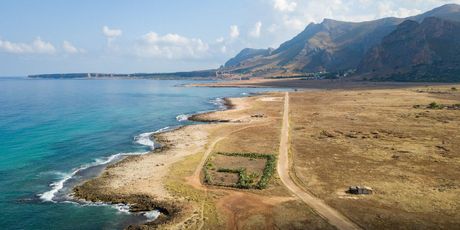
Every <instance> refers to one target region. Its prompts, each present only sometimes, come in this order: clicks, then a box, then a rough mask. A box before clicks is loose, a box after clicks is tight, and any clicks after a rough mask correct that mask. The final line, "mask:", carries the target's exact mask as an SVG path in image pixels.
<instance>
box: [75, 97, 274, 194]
mask: <svg viewBox="0 0 460 230" xmlns="http://www.w3.org/2000/svg"><path fill="white" fill-rule="evenodd" d="M260 97H262V96H258V97H246V98H233V99H229V100H230V102H231V103H232V109H230V110H225V111H218V112H212V113H207V114H203V115H202V116H204V117H206V118H205V119H212V118H213V117H215V118H225V119H229V120H231V122H226V123H213V124H197V125H189V126H184V127H181V128H179V129H176V130H173V131H169V132H165V133H159V134H155V141H157V142H159V143H161V144H162V145H163V148H160V149H157V150H156V151H153V152H151V153H148V154H145V155H140V156H129V157H127V158H125V159H124V160H122V161H121V162H118V163H116V164H114V165H111V166H109V167H107V168H106V169H105V170H104V171H103V172H102V173H101V175H99V176H98V177H96V178H94V179H91V180H89V181H87V182H85V183H84V184H83V185H81V186H77V188H76V191H77V190H78V192H76V195H77V196H79V197H83V198H87V199H91V200H102V201H106V202H120V199H118V197H119V196H133V197H135V196H138V195H147V196H149V197H151V198H152V199H154V200H155V201H160V202H161V201H171V202H173V203H176V202H177V201H179V202H180V201H181V200H182V201H183V200H185V199H184V198H181V197H173V195H172V194H170V193H169V192H168V190H167V189H166V187H165V177H166V176H167V175H168V173H169V171H170V168H171V166H172V165H173V164H175V163H177V162H179V161H181V160H183V159H184V158H186V157H187V156H190V155H193V154H198V153H203V152H205V151H206V149H207V148H208V147H209V146H208V145H209V143H211V142H212V141H215V140H216V139H218V138H222V137H223V136H225V134H226V133H227V131H228V128H230V129H233V128H237V127H240V126H244V125H246V124H247V123H252V122H255V123H259V122H263V121H265V120H266V119H257V120H254V119H252V118H251V114H250V113H249V112H247V111H246V110H248V109H249V108H251V103H252V101H254V100H257V99H258V98H260ZM231 127H233V128H231ZM121 201H122V202H127V201H123V199H122V200H121Z"/></svg>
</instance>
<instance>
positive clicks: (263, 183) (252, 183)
mask: <svg viewBox="0 0 460 230" xmlns="http://www.w3.org/2000/svg"><path fill="white" fill-rule="evenodd" d="M217 154H220V155H224V156H234V157H247V158H250V159H266V160H267V162H266V163H265V167H264V170H263V174H262V176H261V177H260V180H259V181H258V182H257V181H256V179H257V178H258V177H259V174H258V173H250V174H248V173H247V171H246V169H245V168H239V169H228V168H218V169H217V172H223V173H237V174H238V182H237V183H236V184H235V185H234V186H231V187H236V188H241V189H251V188H256V189H264V188H266V187H267V186H268V183H269V182H270V179H271V177H272V176H273V174H274V172H275V168H276V157H275V156H274V155H271V154H258V153H217ZM210 165H211V166H212V164H211V163H210V162H208V163H207V164H206V167H205V170H204V175H205V182H206V183H208V184H212V183H213V181H212V177H211V175H210V174H209V173H208V169H210V168H209V167H208V166H210ZM215 185H217V184H215Z"/></svg>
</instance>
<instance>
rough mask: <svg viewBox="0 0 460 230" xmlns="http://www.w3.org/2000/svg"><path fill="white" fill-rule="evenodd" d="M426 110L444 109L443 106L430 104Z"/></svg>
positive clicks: (434, 103)
mask: <svg viewBox="0 0 460 230" xmlns="http://www.w3.org/2000/svg"><path fill="white" fill-rule="evenodd" d="M427 108H428V109H443V108H444V105H442V104H438V103H436V102H431V103H430V104H429V105H428V107H427Z"/></svg>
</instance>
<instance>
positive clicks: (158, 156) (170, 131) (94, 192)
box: [71, 97, 244, 229]
mask: <svg viewBox="0 0 460 230" xmlns="http://www.w3.org/2000/svg"><path fill="white" fill-rule="evenodd" d="M238 98H244V97H238ZM222 100H223V103H222V105H221V106H223V107H224V109H221V108H220V109H219V108H217V109H215V110H213V111H207V112H204V113H195V114H192V115H191V116H189V117H188V119H187V120H189V121H195V122H203V124H188V125H182V126H176V127H174V128H169V127H166V128H162V129H160V130H157V131H155V132H151V133H150V135H149V139H150V140H152V142H153V143H155V148H154V149H153V150H152V151H149V152H147V153H144V154H140V155H128V156H126V157H124V158H123V159H121V160H119V161H116V162H113V163H108V164H107V166H106V167H105V168H104V169H103V170H102V171H101V173H100V174H99V175H98V176H96V177H95V178H90V179H87V180H85V181H84V182H83V183H80V184H79V185H77V186H74V187H73V189H72V191H73V192H72V194H71V195H72V196H73V197H74V198H76V199H80V200H85V201H88V202H93V203H98V202H103V203H106V204H108V205H117V204H122V205H127V206H128V207H129V212H131V213H132V214H136V213H142V212H149V211H155V210H157V211H159V213H160V214H159V216H158V217H157V218H156V219H155V220H153V221H147V222H145V223H141V224H139V225H130V226H128V227H127V229H132V228H136V227H139V226H160V225H164V224H172V223H174V222H175V220H177V219H181V218H182V217H184V216H183V214H185V213H188V212H190V209H191V208H192V207H191V205H190V204H188V203H187V202H186V201H185V200H183V199H181V200H174V198H173V196H172V195H171V194H170V193H169V192H168V191H167V189H166V188H165V184H164V180H163V177H164V176H165V174H166V173H167V171H169V170H170V167H171V166H172V165H173V164H174V163H177V162H179V161H181V160H183V159H185V158H186V157H187V156H190V155H194V154H197V152H194V151H190V152H188V153H186V152H185V151H184V150H185V149H187V150H188V146H190V145H192V144H193V143H197V141H198V143H199V144H198V146H197V147H199V148H201V149H203V148H204V147H205V145H206V142H207V135H204V136H203V135H198V136H200V138H198V139H199V140H191V139H190V140H188V141H187V140H183V141H180V140H179V139H184V138H183V137H186V136H191V135H195V134H196V132H197V131H205V132H206V131H207V129H209V128H211V126H212V127H213V128H214V126H218V125H219V124H216V123H227V122H230V121H229V120H225V121H224V120H216V119H209V116H212V115H213V114H215V113H218V112H225V111H229V110H234V109H236V108H237V105H236V104H235V103H234V102H233V100H236V98H222ZM218 106H219V105H218ZM145 134H147V133H145ZM207 134H209V132H208V133H207ZM140 135H142V134H140ZM140 135H139V136H140ZM180 137H182V138H180ZM157 145H158V146H157ZM181 145H182V146H185V147H187V148H184V147H181ZM178 151H182V153H181V154H178V153H177V152H178ZM145 158H152V159H155V160H156V161H158V163H156V164H153V165H152V166H151V167H152V168H151V169H153V170H149V171H155V172H156V174H157V175H155V178H154V181H153V185H154V187H157V188H156V189H155V190H156V191H151V192H150V194H148V193H142V192H140V193H138V192H137V191H136V192H133V191H120V189H119V187H118V186H117V187H118V189H117V188H115V189H111V188H107V187H104V188H103V187H101V182H102V184H104V183H105V185H107V186H109V187H110V185H109V184H110V183H111V181H113V179H114V178H113V177H114V175H113V172H114V171H118V169H120V168H124V167H125V166H126V165H129V164H132V163H134V164H135V163H138V162H141V161H142V160H145ZM162 158H163V159H162ZM164 158H168V159H164ZM159 167H161V168H164V169H161V170H155V168H159ZM144 168H148V167H144ZM115 174H116V173H115ZM118 179H120V178H118ZM124 179H126V178H124ZM128 182H129V181H128ZM151 185H152V184H151ZM122 190H123V189H122Z"/></svg>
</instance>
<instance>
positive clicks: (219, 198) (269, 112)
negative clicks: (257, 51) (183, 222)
mask: <svg viewBox="0 0 460 230" xmlns="http://www.w3.org/2000/svg"><path fill="white" fill-rule="evenodd" d="M276 97H282V94H280V93H274V94H267V95H263V96H256V97H249V98H244V99H237V100H232V101H233V102H234V104H235V105H236V107H237V108H239V109H237V110H229V111H223V112H217V113H212V114H206V115H205V116H204V117H205V118H207V119H210V120H214V119H216V118H217V119H222V118H224V119H230V120H232V122H228V123H221V124H217V125H214V126H215V128H213V129H211V131H210V135H209V138H208V143H210V142H212V140H214V138H218V137H222V136H226V138H224V139H223V140H221V141H220V142H218V143H217V144H216V146H215V148H214V149H213V151H212V152H213V153H214V154H212V155H211V156H214V157H215V156H218V158H221V157H225V158H229V157H227V156H221V155H217V154H215V153H218V152H256V153H263V154H277V152H278V146H279V134H280V126H281V113H282V108H283V103H282V100H272V99H273V98H276ZM261 98H270V100H261ZM257 113H263V114H264V115H265V117H263V118H253V117H251V115H253V114H257ZM230 158H232V157H230ZM233 158H235V157H233ZM237 158H241V157H237ZM198 159H199V157H195V156H191V157H188V158H187V159H185V160H183V161H182V162H180V163H178V164H175V165H173V166H172V167H171V171H170V173H169V176H168V177H167V178H166V181H167V183H166V184H167V187H168V188H169V189H168V190H169V191H170V192H171V193H172V194H173V195H175V196H177V197H188V198H189V199H190V200H192V201H193V202H195V203H196V205H195V207H198V208H199V206H200V205H201V203H200V201H204V203H203V204H204V208H205V209H204V210H205V213H204V216H205V219H204V221H205V223H204V226H203V227H204V228H205V229H224V228H225V229H241V228H243V229H277V228H280V227H282V228H289V229H332V227H331V226H330V225H329V224H328V223H326V222H325V221H324V220H323V219H322V218H321V217H320V216H318V215H317V214H315V213H314V212H313V211H312V210H311V209H310V208H309V207H308V206H306V205H305V204H303V203H302V202H301V201H299V200H298V199H297V198H295V197H293V196H292V195H291V194H290V193H289V192H288V191H287V190H286V189H285V188H284V186H283V185H282V184H281V182H280V181H279V179H278V178H277V177H276V176H275V177H274V178H272V180H271V183H270V185H269V186H268V188H267V189H264V190H238V189H231V188H221V187H215V186H212V187H208V189H207V191H206V195H204V193H203V191H200V190H198V189H196V188H193V187H192V186H189V185H187V183H186V182H185V181H186V179H184V178H187V177H190V176H191V175H192V174H193V170H192V169H193V168H194V167H196V166H197V165H198V161H197V160H198ZM241 159H243V161H245V162H242V161H241ZM241 159H238V160H236V161H235V160H229V159H217V160H218V161H216V162H214V164H215V165H218V166H222V167H226V168H239V167H241V165H243V164H244V165H245V166H246V167H248V168H251V167H253V166H254V167H256V168H257V165H258V164H255V165H254V164H252V163H254V162H255V163H257V160H256V161H251V160H250V159H249V158H241ZM214 160H215V159H214ZM224 161H225V162H224ZM262 165H263V164H262ZM262 165H260V167H262ZM214 167H216V166H214ZM184 183H185V185H184ZM192 216H194V217H192V218H191V219H190V220H189V223H193V224H195V223H198V222H199V221H200V220H199V215H198V214H197V213H194V214H192Z"/></svg>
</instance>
